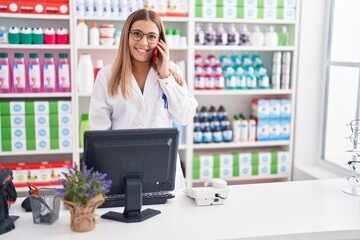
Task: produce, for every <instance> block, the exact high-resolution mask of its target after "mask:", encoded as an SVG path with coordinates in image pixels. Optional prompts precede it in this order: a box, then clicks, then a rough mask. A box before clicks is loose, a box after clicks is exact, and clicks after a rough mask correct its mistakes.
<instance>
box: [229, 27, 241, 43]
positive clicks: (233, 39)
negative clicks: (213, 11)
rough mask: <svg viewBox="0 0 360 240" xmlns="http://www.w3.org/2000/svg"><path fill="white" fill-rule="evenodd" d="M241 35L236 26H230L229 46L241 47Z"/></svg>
mask: <svg viewBox="0 0 360 240" xmlns="http://www.w3.org/2000/svg"><path fill="white" fill-rule="evenodd" d="M239 41H240V34H239V32H238V31H237V30H236V28H235V24H234V23H232V24H230V28H229V31H228V44H229V45H233V46H234V45H239Z"/></svg>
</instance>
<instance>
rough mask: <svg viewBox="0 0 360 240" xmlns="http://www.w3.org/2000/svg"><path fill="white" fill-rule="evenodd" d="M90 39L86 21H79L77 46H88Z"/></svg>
mask: <svg viewBox="0 0 360 240" xmlns="http://www.w3.org/2000/svg"><path fill="white" fill-rule="evenodd" d="M88 38H89V37H88V26H87V25H86V23H85V20H79V23H78V25H77V26H76V45H77V46H87V45H88V44H89V39H88Z"/></svg>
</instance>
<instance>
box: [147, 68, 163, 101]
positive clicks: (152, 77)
mask: <svg viewBox="0 0 360 240" xmlns="http://www.w3.org/2000/svg"><path fill="white" fill-rule="evenodd" d="M158 81H159V76H158V74H157V71H156V70H155V69H154V68H153V67H151V68H150V70H149V73H148V75H147V77H146V81H145V87H144V94H143V95H144V98H146V96H147V95H148V94H149V93H150V92H151V89H152V88H153V87H154V86H155V85H156V84H157V82H158Z"/></svg>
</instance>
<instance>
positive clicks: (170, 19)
mask: <svg viewBox="0 0 360 240" xmlns="http://www.w3.org/2000/svg"><path fill="white" fill-rule="evenodd" d="M161 19H162V20H163V22H185V23H187V22H188V21H189V18H188V17H161ZM75 20H88V21H113V22H125V20H126V18H123V17H111V16H110V17H104V16H76V17H75Z"/></svg>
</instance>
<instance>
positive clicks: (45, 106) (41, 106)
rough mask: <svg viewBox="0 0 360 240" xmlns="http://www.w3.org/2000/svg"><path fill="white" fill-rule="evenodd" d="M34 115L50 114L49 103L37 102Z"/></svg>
mask: <svg viewBox="0 0 360 240" xmlns="http://www.w3.org/2000/svg"><path fill="white" fill-rule="evenodd" d="M34 108H35V109H34V113H35V115H37V114H49V102H48V101H35V102H34Z"/></svg>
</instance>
